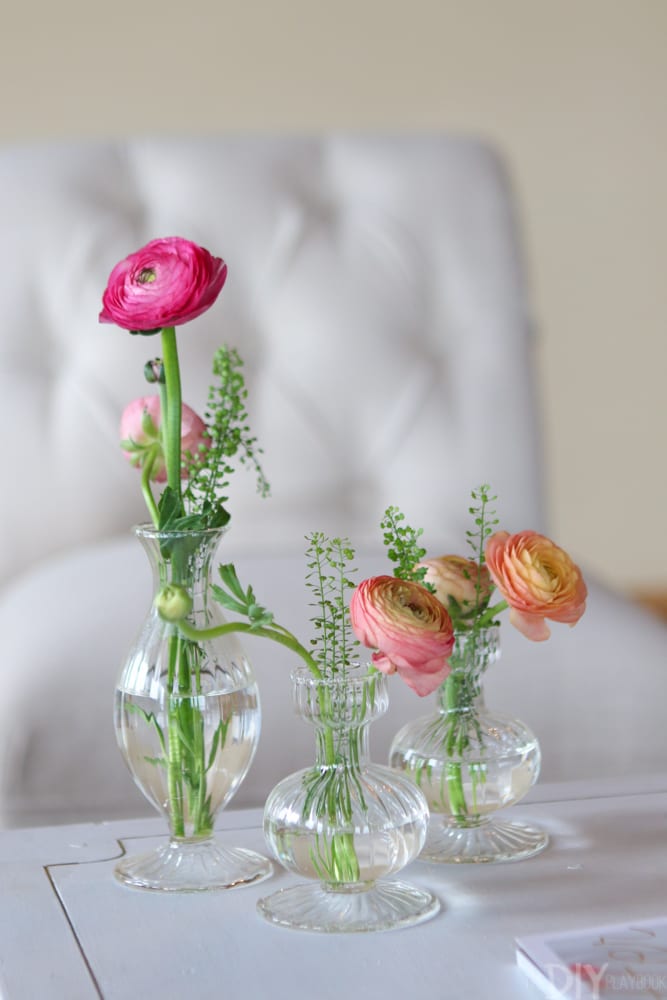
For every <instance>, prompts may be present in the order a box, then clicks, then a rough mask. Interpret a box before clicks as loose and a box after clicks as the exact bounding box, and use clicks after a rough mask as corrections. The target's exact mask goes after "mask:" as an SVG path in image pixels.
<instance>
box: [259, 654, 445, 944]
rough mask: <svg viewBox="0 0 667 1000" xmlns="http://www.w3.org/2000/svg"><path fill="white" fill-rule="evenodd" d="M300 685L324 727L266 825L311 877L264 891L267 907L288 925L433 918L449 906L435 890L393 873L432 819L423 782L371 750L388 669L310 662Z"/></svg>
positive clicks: (379, 925)
mask: <svg viewBox="0 0 667 1000" xmlns="http://www.w3.org/2000/svg"><path fill="white" fill-rule="evenodd" d="M292 684H293V696H294V703H295V706H296V709H297V711H298V712H299V713H300V714H301V715H302V717H303V718H304V719H306V720H307V721H308V722H310V723H312V724H313V725H314V726H315V730H316V737H317V744H316V746H317V750H316V761H315V765H314V766H313V767H309V768H306V769H305V770H301V771H298V772H296V773H295V774H292V775H290V776H289V777H287V778H285V779H284V780H283V781H281V782H280V783H279V784H278V785H277V786H276V787H275V788H274V789H273V791H272V792H271V794H270V795H269V797H268V799H267V801H266V806H265V810H264V834H265V837H266V840H267V843H268V844H269V846H270V847H271V849H272V851H273V853H274V854H275V856H276V858H277V859H278V860H279V861H280V862H281V864H283V865H284V867H285V868H287V869H288V870H289V871H291V872H295V873H296V874H298V875H301V876H303V877H304V878H307V879H310V880H311V881H310V882H307V883H304V884H301V883H299V884H297V885H295V886H293V887H291V888H287V889H281V890H279V891H278V892H275V893H273V894H272V895H271V896H268V897H267V898H265V899H261V900H260V901H259V903H258V909H259V912H260V913H261V914H262V915H263V916H264V917H266V918H267V919H268V920H270V921H271V922H273V923H274V924H279V925H281V926H283V927H291V928H296V929H298V930H307V931H322V932H346V933H349V932H358V931H380V930H389V929H391V928H395V927H406V926H410V925H412V924H416V923H419V922H421V921H423V920H426V919H428V918H429V917H431V916H433V915H434V914H435V913H437V912H438V909H439V906H440V904H439V902H438V900H437V899H436V898H435V897H434V896H433V895H432V894H431V893H430V892H426V891H424V890H422V889H419V888H416V887H414V886H411V885H408V884H406V883H405V882H402V881H393V880H390V879H387V880H385V879H386V876H389V875H393V874H394V873H396V872H398V871H400V870H401V869H402V868H404V867H405V865H407V864H408V863H409V862H410V861H412V860H413V859H414V858H416V857H417V855H418V854H419V851H420V850H421V848H422V846H423V844H424V840H425V836H426V830H427V827H428V808H427V805H426V800H425V798H424V796H423V794H422V793H421V792H420V791H419V789H418V788H417V787H416V785H415V784H414V782H412V781H410V780H409V779H408V778H406V777H404V776H403V775H400V774H397V773H396V772H395V771H392V770H391V769H390V768H388V767H383V766H381V765H378V764H373V763H371V762H370V759H369V752H368V728H369V724H370V723H371V722H372V721H373V720H374V719H375V718H377V716H378V715H380V714H381V713H382V712H385V711H386V709H387V704H388V695H387V680H386V678H385V676H384V675H383V674H379V673H377V672H373V673H370V674H369V673H368V672H365V671H362V669H361V668H359V667H358V666H357V667H354V668H347V669H345V670H341V671H339V672H338V673H337V674H335V675H334V676H333V677H328V678H322V679H316V678H314V677H313V675H312V674H311V673H309V671H308V670H307V669H301V670H296V671H295V672H294V673H293V674H292Z"/></svg>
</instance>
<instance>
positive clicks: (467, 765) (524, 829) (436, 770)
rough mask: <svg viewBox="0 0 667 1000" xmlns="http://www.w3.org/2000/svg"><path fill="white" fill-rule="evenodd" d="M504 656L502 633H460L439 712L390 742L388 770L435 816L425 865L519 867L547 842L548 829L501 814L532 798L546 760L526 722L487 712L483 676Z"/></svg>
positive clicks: (495, 630) (406, 728) (441, 691)
mask: <svg viewBox="0 0 667 1000" xmlns="http://www.w3.org/2000/svg"><path fill="white" fill-rule="evenodd" d="M499 656H500V642H499V629H498V628H497V627H493V628H488V629H483V630H470V631H461V632H458V633H457V635H456V642H455V646H454V651H453V654H452V656H451V658H450V663H451V666H452V671H451V673H450V675H449V676H448V677H447V679H446V680H445V682H444V683H443V684H442V685H441V687H440V688H439V689H438V692H437V695H436V697H437V708H436V711H435V713H434V714H432V715H428V716H423V717H422V718H419V719H416V720H414V721H413V722H409V723H408V724H407V725H405V726H404V727H403V728H402V729H401V730H400V732H399V733H398V734H397V735H396V737H395V738H394V740H393V742H392V745H391V749H390V752H389V761H390V764H391V766H392V767H393V768H396V769H397V770H398V771H400V772H402V773H404V774H406V775H410V777H411V778H412V779H413V781H414V782H415V784H416V785H417V786H418V787H419V788H421V790H422V791H423V792H424V794H425V796H426V799H427V802H428V805H429V809H430V812H431V822H430V826H429V832H428V837H427V840H426V844H425V846H424V849H423V850H422V853H421V859H422V860H425V861H431V862H434V861H435V862H493V861H517V860H519V859H521V858H527V857H530V856H532V855H533V854H537V853H538V852H539V851H541V850H542V849H543V848H544V847H545V846H546V844H547V841H548V837H547V835H546V833H545V832H544V831H543V830H540V829H538V828H536V827H533V826H530V825H527V824H525V823H520V822H518V821H516V820H513V819H511V818H509V816H505V815H503V816H497V815H496V813H497V812H498V811H499V810H502V809H505V808H506V807H508V806H512V805H514V804H515V803H517V802H519V801H520V800H521V799H522V798H523V797H524V796H525V795H526V794H527V792H528V791H529V790H530V788H531V787H532V786H533V784H534V783H535V782H536V781H537V778H538V775H539V770H540V760H541V754H540V747H539V743H538V741H537V738H536V736H535V734H534V733H533V732H532V731H531V730H530V729H529V728H528V727H527V726H526V725H524V723H522V722H520V721H519V720H518V719H513V718H510V717H507V716H504V715H500V714H498V713H495V712H491V711H489V710H488V709H487V708H486V705H485V702H484V689H483V680H484V672H485V671H486V669H487V667H488V666H490V665H491V664H492V663H495V661H496V660H497V659H498V657H499Z"/></svg>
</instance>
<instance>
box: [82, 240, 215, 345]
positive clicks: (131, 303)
mask: <svg viewBox="0 0 667 1000" xmlns="http://www.w3.org/2000/svg"><path fill="white" fill-rule="evenodd" d="M226 277H227V265H226V264H225V262H224V260H222V259H221V258H220V257H213V256H211V254H210V253H209V252H208V250H204V248H203V247H200V246H197V244H196V243H191V242H190V240H184V239H181V237H179V236H171V237H168V238H167V239H160V240H152V241H151V242H150V243H147V244H146V246H145V247H142V248H141V250H137V252H136V253H131V254H130V255H129V257H126V258H125V260H121V261H120V263H119V264H116V266H115V267H114V269H113V271H112V272H111V274H110V275H109V280H108V282H107V287H106V289H105V291H104V295H103V296H102V303H103V307H104V308H103V309H102V312H101V313H100V322H101V323H116V324H117V325H118V326H120V327H122V329H124V330H131V331H132V332H135V333H155V332H157V331H158V330H161V329H162V328H163V327H165V326H180V325H182V324H183V323H188V322H189V321H190V320H191V319H195V318H196V317H197V316H200V315H201V314H202V313H203V312H206V310H207V309H209V308H210V307H211V306H212V305H213V303H214V302H215V300H216V299H217V297H218V295H219V294H220V291H221V290H222V286H223V285H224V283H225V279H226Z"/></svg>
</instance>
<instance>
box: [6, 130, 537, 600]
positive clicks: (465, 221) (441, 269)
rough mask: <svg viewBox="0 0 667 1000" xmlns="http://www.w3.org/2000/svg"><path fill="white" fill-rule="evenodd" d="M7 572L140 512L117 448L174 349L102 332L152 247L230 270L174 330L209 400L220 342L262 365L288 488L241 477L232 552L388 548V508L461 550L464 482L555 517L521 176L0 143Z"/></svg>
mask: <svg viewBox="0 0 667 1000" xmlns="http://www.w3.org/2000/svg"><path fill="white" fill-rule="evenodd" d="M0 218H2V226H1V227H0V302H2V317H3V322H2V326H1V328H0V359H1V360H0V400H1V401H2V408H3V417H4V419H3V420H2V421H1V422H0V454H2V456H3V465H4V470H5V471H4V478H5V488H4V490H3V491H2V500H1V505H2V510H1V513H2V516H1V517H0V553H2V556H1V560H2V561H1V563H0V581H1V580H3V579H4V580H5V581H6V580H9V579H10V578H13V577H15V576H16V575H17V574H18V573H20V572H24V571H26V570H27V569H29V568H30V566H31V565H33V564H34V563H36V562H38V561H39V560H40V559H42V558H43V557H44V556H45V555H48V554H49V553H53V552H55V551H57V550H65V549H68V548H69V547H71V546H72V545H78V544H81V543H85V542H90V541H95V540H98V539H103V538H107V537H109V536H112V535H117V534H125V533H126V532H127V530H128V528H129V526H130V525H131V524H132V523H134V522H136V521H137V520H143V519H144V518H145V510H144V508H143V503H142V500H141V497H140V490H139V482H138V477H137V474H136V472H134V471H133V470H132V469H131V468H130V467H129V466H128V465H127V464H126V463H125V462H124V460H123V458H122V457H121V455H120V451H119V447H118V421H119V415H120V413H121V411H122V409H123V407H124V406H125V404H126V403H127V402H129V400H131V399H132V398H134V397H136V396H141V395H145V394H146V393H147V391H149V390H148V387H147V386H146V383H145V382H144V379H143V374H142V373H143V366H144V362H145V361H146V360H147V359H148V358H149V357H151V356H153V355H154V354H155V353H156V352H157V353H159V345H158V341H157V340H151V339H150V338H145V337H131V336H129V335H128V334H127V333H125V332H124V331H121V330H119V329H117V328H115V327H111V326H100V325H98V313H99V309H100V304H101V303H100V299H101V293H102V291H103V289H104V287H105V284H106V279H107V277H108V274H109V272H110V270H111V268H112V267H113V265H114V264H115V263H116V262H117V261H118V260H120V259H121V258H122V257H124V256H126V255H127V254H128V253H129V252H131V251H133V250H135V249H138V248H139V247H140V246H141V245H143V244H144V243H145V242H147V241H148V240H149V239H153V238H155V237H157V236H170V235H181V236H185V237H188V238H190V239H193V240H194V241H196V242H198V243H200V244H202V245H204V246H206V247H207V248H208V249H209V250H211V252H213V253H214V254H216V255H218V256H222V257H224V258H225V260H226V261H227V263H228V266H229V277H228V281H227V285H226V287H225V288H224V290H223V292H222V295H221V297H220V299H219V300H218V302H217V303H216V305H215V306H214V307H213V308H212V309H211V310H210V312H208V313H206V314H205V315H203V316H201V317H200V318H199V319H197V320H195V321H194V322H193V323H192V324H190V325H188V326H186V327H183V328H182V329H181V331H180V333H179V349H180V356H181V364H182V369H183V381H184V398H185V400H186V401H187V402H188V403H189V404H190V405H191V406H192V407H194V408H195V409H200V410H201V409H203V407H204V405H205V401H206V393H207V387H208V384H209V381H210V362H211V358H212V354H213V351H214V349H215V348H216V347H217V346H218V345H220V344H221V343H229V344H231V345H233V346H236V347H237V348H238V350H239V351H240V353H241V355H242V357H243V358H244V361H245V374H246V379H247V383H248V388H249V393H250V396H249V409H250V415H251V421H252V428H253V431H254V432H255V433H256V434H257V436H258V438H259V443H260V445H261V446H262V447H263V449H264V466H265V470H266V473H267V476H268V478H269V480H270V482H271V485H272V497H271V499H268V500H262V499H260V498H259V497H258V496H256V494H255V484H254V480H253V478H252V475H250V474H246V473H245V472H244V471H240V472H239V473H237V474H236V476H235V478H234V480H233V481H232V485H231V490H230V509H231V511H232V516H233V522H232V531H231V533H230V538H231V539H232V541H233V546H234V548H235V549H237V550H238V551H240V552H245V551H249V552H261V553H267V554H268V553H271V552H283V553H285V552H286V553H290V552H302V551H303V544H304V543H303V537H304V534H306V533H307V532H309V531H312V530H322V531H325V532H327V533H329V534H332V535H346V536H348V537H350V538H351V539H352V541H353V543H355V544H356V545H357V547H358V549H359V550H362V551H363V550H371V549H376V548H378V547H379V546H380V541H381V540H380V531H379V521H380V518H381V516H382V513H383V511H384V509H385V507H386V506H387V505H388V504H397V505H398V506H399V507H401V508H402V509H403V510H404V512H405V513H406V516H407V518H408V520H409V521H410V522H411V523H413V524H415V525H416V526H422V527H423V528H424V529H425V534H424V540H425V542H426V544H427V546H428V548H429V550H430V551H435V550H437V549H439V550H442V551H446V550H448V549H452V548H454V550H455V551H459V550H460V548H461V544H462V539H463V538H464V531H465V528H466V527H467V506H468V497H469V491H470V488H471V487H472V486H474V485H476V484H478V483H480V482H486V481H488V482H490V483H491V484H492V485H493V487H494V489H495V490H496V491H497V492H498V493H499V495H500V498H501V511H502V515H503V517H502V520H503V524H504V525H505V526H506V527H507V528H509V529H510V530H511V529H512V528H513V527H515V528H517V529H518V528H520V527H521V528H522V527H526V526H532V527H536V528H539V527H540V526H541V524H542V505H541V495H540V468H539V462H538V454H539V452H538V447H537V439H538V431H537V430H536V414H535V409H534V379H533V373H532V368H531V329H530V322H529V316H528V312H527V308H526V297H525V289H524V284H523V279H522V274H521V264H520V255H519V252H518V250H517V239H516V226H515V221H514V218H513V210H512V204H511V197H510V193H509V190H508V184H507V180H506V177H505V174H504V171H503V168H502V165H501V164H500V163H499V160H498V158H497V156H496V155H495V154H494V152H493V151H492V150H490V149H489V148H487V147H486V146H485V145H483V144H481V143H479V142H477V141H473V140H469V139H466V138H457V137H447V136H419V135H415V136H400V137H398V136H396V137H391V136H363V135H346V134H341V135H330V136H326V137H317V136H312V137H295V136H288V137H264V138H260V137H249V136H236V137H218V138H208V139H195V138H179V139H173V140H172V139H137V140H133V141H130V142H125V143H113V142H110V143H97V144H96V143H92V144H91V143H86V144H83V143H82V144H76V143H74V144H63V145H59V146H58V145H56V146H54V145H48V146H40V145H33V146H26V147H23V148H18V149H5V150H3V151H0Z"/></svg>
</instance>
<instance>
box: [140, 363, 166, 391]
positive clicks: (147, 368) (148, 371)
mask: <svg viewBox="0 0 667 1000" xmlns="http://www.w3.org/2000/svg"><path fill="white" fill-rule="evenodd" d="M144 378H145V379H146V381H147V382H150V384H151V385H153V384H154V383H156V382H157V383H159V385H164V364H163V363H162V358H153V359H152V360H151V361H147V362H146V364H145V365H144Z"/></svg>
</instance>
